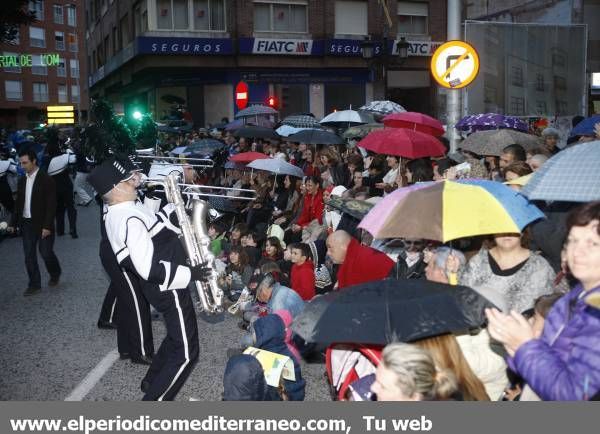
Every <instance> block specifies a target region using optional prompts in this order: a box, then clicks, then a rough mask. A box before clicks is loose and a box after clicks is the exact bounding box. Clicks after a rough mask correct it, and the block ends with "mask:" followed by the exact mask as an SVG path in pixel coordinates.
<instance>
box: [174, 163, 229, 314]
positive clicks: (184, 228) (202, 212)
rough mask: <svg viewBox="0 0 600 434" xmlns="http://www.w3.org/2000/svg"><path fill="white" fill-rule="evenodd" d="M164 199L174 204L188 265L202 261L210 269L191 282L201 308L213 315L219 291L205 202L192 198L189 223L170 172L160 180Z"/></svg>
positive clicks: (219, 309)
mask: <svg viewBox="0 0 600 434" xmlns="http://www.w3.org/2000/svg"><path fill="white" fill-rule="evenodd" d="M164 188H165V194H166V196H167V201H169V202H170V203H172V204H173V205H174V206H175V212H176V214H177V218H178V220H179V226H180V228H181V235H180V237H181V238H182V239H183V245H184V246H185V250H186V252H187V256H188V262H189V265H190V266H192V267H193V266H195V265H199V264H205V266H206V267H208V268H211V269H212V273H211V276H210V277H209V279H208V281H207V282H198V281H195V282H194V285H196V291H198V296H199V297H200V303H201V304H202V311H203V312H205V313H207V314H216V313H220V312H222V311H223V290H222V289H221V288H220V287H219V285H218V284H217V273H216V272H215V270H214V260H215V258H214V255H213V254H212V252H211V251H210V248H209V246H210V237H209V236H208V231H207V229H206V214H207V212H208V203H206V202H205V201H203V200H201V199H193V200H192V207H193V208H192V222H193V224H192V222H190V218H189V216H188V215H187V212H186V210H185V202H184V201H183V198H182V197H181V192H180V191H179V185H178V183H177V175H175V174H170V175H168V176H167V177H165V182H164Z"/></svg>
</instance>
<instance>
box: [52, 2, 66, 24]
mask: <svg viewBox="0 0 600 434" xmlns="http://www.w3.org/2000/svg"><path fill="white" fill-rule="evenodd" d="M52 10H53V11H54V22H55V23H56V24H63V23H64V22H65V18H64V16H65V15H64V13H63V7H62V5H54V6H53V7H52Z"/></svg>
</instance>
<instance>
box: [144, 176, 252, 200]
mask: <svg viewBox="0 0 600 434" xmlns="http://www.w3.org/2000/svg"><path fill="white" fill-rule="evenodd" d="M164 183H165V179H164V178H145V179H143V180H142V185H144V186H146V187H152V186H156V185H158V186H161V185H162V186H164ZM177 186H179V188H180V189H181V194H185V195H187V196H191V197H195V198H198V197H200V198H201V197H222V198H226V199H231V200H248V201H252V200H255V199H256V197H257V195H256V191H255V190H252V189H249V188H233V187H217V186H212V185H196V184H185V183H177ZM154 191H156V192H157V193H164V192H165V190H164V188H162V189H155V190H154ZM219 192H220V193H219ZM228 193H229V194H228ZM240 194H245V196H238V195H240Z"/></svg>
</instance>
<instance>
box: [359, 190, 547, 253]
mask: <svg viewBox="0 0 600 434" xmlns="http://www.w3.org/2000/svg"><path fill="white" fill-rule="evenodd" d="M543 217H544V214H542V212H541V211H540V210H539V209H538V208H537V207H536V206H535V205H533V204H531V203H530V202H529V201H528V200H527V199H526V198H525V197H524V196H523V195H521V194H520V193H518V192H516V191H515V190H513V189H511V188H509V187H507V186H506V185H503V184H502V183H500V182H495V181H487V180H475V179H471V180H460V181H443V182H426V183H421V184H415V185H413V186H410V187H405V188H400V189H398V190H396V191H394V192H392V193H390V194H389V195H387V196H386V197H384V198H383V199H382V200H381V201H380V202H379V203H378V204H377V205H375V207H373V209H372V210H371V211H370V212H369V214H367V216H366V217H365V218H364V219H363V220H362V221H361V222H360V224H359V225H358V227H359V228H362V229H366V230H367V231H369V232H370V233H371V234H372V235H373V236H374V237H375V238H399V237H405V238H423V239H427V240H437V241H442V242H446V241H450V240H455V239H458V238H464V237H472V236H476V235H487V234H500V233H519V232H521V231H522V230H523V228H524V227H525V226H527V225H528V224H530V223H531V222H533V221H535V220H538V219H540V218H543Z"/></svg>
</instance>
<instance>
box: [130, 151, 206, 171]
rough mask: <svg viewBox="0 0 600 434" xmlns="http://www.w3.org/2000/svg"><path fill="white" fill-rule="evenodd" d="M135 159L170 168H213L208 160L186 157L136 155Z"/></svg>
mask: <svg viewBox="0 0 600 434" xmlns="http://www.w3.org/2000/svg"><path fill="white" fill-rule="evenodd" d="M136 158H139V159H142V160H149V161H150V162H151V163H152V162H153V163H157V164H170V165H172V166H190V167H204V168H206V169H211V168H213V167H215V162H214V161H213V160H211V159H209V158H188V157H168V156H161V155H144V154H138V155H137V156H136ZM134 163H141V162H140V161H134Z"/></svg>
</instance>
